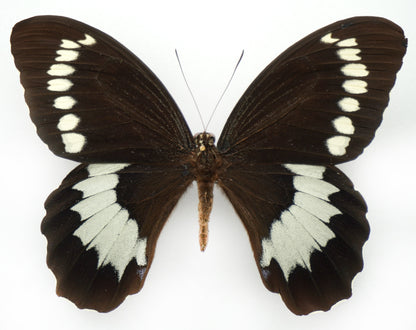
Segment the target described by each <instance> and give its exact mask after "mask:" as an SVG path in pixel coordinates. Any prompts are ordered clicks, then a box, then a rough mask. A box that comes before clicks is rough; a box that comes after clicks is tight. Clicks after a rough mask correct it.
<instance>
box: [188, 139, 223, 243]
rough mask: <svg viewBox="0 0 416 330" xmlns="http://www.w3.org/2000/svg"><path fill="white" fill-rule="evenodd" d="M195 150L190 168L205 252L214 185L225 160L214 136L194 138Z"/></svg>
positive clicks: (201, 241)
mask: <svg viewBox="0 0 416 330" xmlns="http://www.w3.org/2000/svg"><path fill="white" fill-rule="evenodd" d="M194 142H195V149H194V151H193V152H192V153H191V159H190V167H191V169H192V172H193V175H194V179H195V180H196V181H197V184H198V197H199V205H198V211H199V245H200V248H201V251H204V250H205V248H206V246H207V243H208V222H209V215H210V213H211V210H212V203H213V198H214V193H213V192H214V184H215V183H216V182H217V181H218V178H219V172H221V171H223V170H224V162H223V159H222V157H221V155H220V153H219V152H218V149H217V147H216V146H215V144H214V142H215V139H214V136H213V135H212V134H210V133H206V132H204V133H199V134H196V135H195V136H194Z"/></svg>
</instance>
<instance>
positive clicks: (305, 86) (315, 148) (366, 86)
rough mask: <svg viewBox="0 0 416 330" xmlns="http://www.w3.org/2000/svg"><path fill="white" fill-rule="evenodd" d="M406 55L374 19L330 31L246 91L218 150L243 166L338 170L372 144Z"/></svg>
mask: <svg viewBox="0 0 416 330" xmlns="http://www.w3.org/2000/svg"><path fill="white" fill-rule="evenodd" d="M405 51H406V39H405V38H404V35H403V31H402V30H401V28H400V27H398V26H397V25H395V24H394V23H392V22H390V21H388V20H386V19H383V18H376V17H356V18H351V19H347V20H344V21H340V22H337V23H334V24H331V25H329V26H327V27H325V28H322V29H320V30H318V31H316V32H314V33H312V34H311V35H309V36H307V37H306V38H304V39H302V40H301V41H299V42H298V43H296V44H295V45H293V46H292V47H290V48H289V49H288V50H286V51H285V52H284V53H282V54H281V55H280V56H279V57H277V58H276V59H275V60H274V61H273V62H272V63H271V64H270V65H269V66H268V67H267V68H266V69H265V70H264V71H263V72H262V73H261V74H260V75H259V76H258V77H257V78H256V79H255V80H254V82H253V83H252V84H251V85H250V87H249V88H248V89H247V91H246V92H245V93H244V95H243V97H242V98H241V99H240V101H239V102H238V104H237V105H236V107H235V109H234V110H233V112H232V114H231V116H230V118H229V119H228V121H227V123H226V125H225V127H224V130H223V132H222V134H221V137H220V139H219V142H218V148H219V149H220V150H221V151H222V152H224V153H238V155H239V157H244V158H245V159H247V161H250V160H251V159H258V160H260V161H262V162H267V163H273V162H276V163H282V162H294V163H307V164H336V163H341V162H345V161H347V160H351V159H353V158H355V157H357V156H358V155H359V154H360V153H361V152H362V151H363V149H364V147H366V146H367V145H368V144H369V143H370V142H371V140H372V139H373V137H374V133H375V130H376V128H377V127H378V126H379V124H380V122H381V119H382V114H383V111H384V109H385V108H386V106H387V103H388V100H389V93H390V90H391V88H392V86H393V84H394V81H395V79H396V73H397V71H398V70H399V69H400V67H401V64H402V58H403V56H404V54H405Z"/></svg>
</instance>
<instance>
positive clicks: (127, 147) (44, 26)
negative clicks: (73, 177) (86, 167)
mask: <svg viewBox="0 0 416 330" xmlns="http://www.w3.org/2000/svg"><path fill="white" fill-rule="evenodd" d="M11 44H12V53H13V56H14V58H15V63H16V66H17V68H18V69H19V71H20V73H21V76H20V77H21V82H22V84H23V86H24V88H25V97H26V102H27V103H28V105H29V108H30V114H31V118H32V120H33V122H34V123H35V125H36V127H37V131H38V134H39V136H40V137H41V139H42V140H43V141H44V142H45V143H46V144H48V146H49V148H50V149H51V150H52V151H53V152H54V153H55V154H56V155H58V156H61V157H65V158H68V159H72V160H75V161H79V162H140V163H142V164H144V163H146V162H147V163H151V162H153V160H157V162H159V161H160V160H166V161H170V160H172V158H175V154H173V155H172V150H174V151H175V153H176V154H177V153H178V152H180V151H181V150H184V149H188V148H189V147H190V146H191V143H192V136H191V133H190V131H189V128H188V126H187V124H186V122H185V120H184V118H183V116H182V114H181V113H180V111H179V109H178V107H177V106H176V104H175V102H174V101H173V99H172V97H171V96H170V95H169V93H168V91H167V90H166V88H165V87H164V86H163V84H162V83H161V82H160V81H159V79H158V78H157V77H156V76H155V75H154V74H153V73H152V72H151V71H150V69H149V68H148V67H147V66H146V65H145V64H144V63H143V62H142V61H140V60H139V59H138V58H137V57H136V56H135V55H133V54H132V53H131V52H130V51H129V50H128V49H126V48H125V47H124V46H122V45H121V44H120V43H118V42H117V41H116V40H114V39H113V38H111V37H110V36H108V35H106V34H105V33H103V32H101V31H99V30H97V29H94V28H93V27H91V26H88V25H86V24H83V23H81V22H78V21H75V20H73V19H69V18H66V17H59V16H37V17H33V18H30V19H27V20H24V21H22V22H19V23H17V24H16V25H15V27H14V28H13V32H12V36H11Z"/></svg>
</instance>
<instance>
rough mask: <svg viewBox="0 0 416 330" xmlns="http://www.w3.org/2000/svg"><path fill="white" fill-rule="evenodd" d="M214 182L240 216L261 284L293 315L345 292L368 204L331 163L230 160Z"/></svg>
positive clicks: (358, 264)
mask: <svg viewBox="0 0 416 330" xmlns="http://www.w3.org/2000/svg"><path fill="white" fill-rule="evenodd" d="M219 184H220V186H221V187H222V188H223V190H224V191H225V193H226V195H227V196H228V197H229V199H230V201H231V203H232V204H233V206H234V208H235V210H236V211H237V213H238V215H239V216H240V218H241V219H242V221H243V223H244V225H245V227H246V229H247V232H248V235H249V238H250V242H251V245H252V248H253V252H254V257H255V259H256V262H257V266H258V268H259V271H260V275H261V277H262V280H263V282H264V284H265V286H266V287H267V288H268V289H269V290H271V291H273V292H279V293H280V294H281V295H282V298H283V300H284V301H285V303H286V305H287V306H288V307H289V309H290V310H291V311H292V312H294V313H296V314H308V313H310V312H312V311H315V310H328V309H329V308H330V307H331V306H332V305H333V304H334V303H336V302H337V301H339V300H341V299H344V298H348V297H349V296H350V295H351V281H352V279H353V277H354V276H355V275H356V273H357V272H359V271H361V269H362V267H363V261H362V254H361V250H362V246H363V244H364V243H365V241H366V240H367V238H368V234H369V226H368V223H367V220H366V218H365V213H366V210H367V209H366V205H365V202H364V200H363V199H362V197H361V195H360V194H359V193H358V192H357V191H355V190H354V189H353V186H352V183H351V182H350V181H349V180H348V178H347V177H346V176H345V175H344V174H342V172H341V171H340V170H338V169H337V168H335V167H333V166H327V167H325V166H315V165H303V164H281V165H279V166H276V165H273V166H264V167H260V168H258V169H256V170H253V167H251V166H249V165H248V166H247V165H243V164H238V165H236V166H230V168H228V170H227V176H226V178H221V179H220V182H219Z"/></svg>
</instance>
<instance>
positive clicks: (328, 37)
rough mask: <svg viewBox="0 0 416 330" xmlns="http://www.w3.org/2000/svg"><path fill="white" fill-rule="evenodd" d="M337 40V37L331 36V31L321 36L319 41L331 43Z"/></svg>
mask: <svg viewBox="0 0 416 330" xmlns="http://www.w3.org/2000/svg"><path fill="white" fill-rule="evenodd" d="M338 40H339V39H338V38H333V37H332V33H328V34H326V35H324V36H323V37H322V38H321V41H322V42H323V43H325V44H333V43H334V42H337V41H338Z"/></svg>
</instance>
